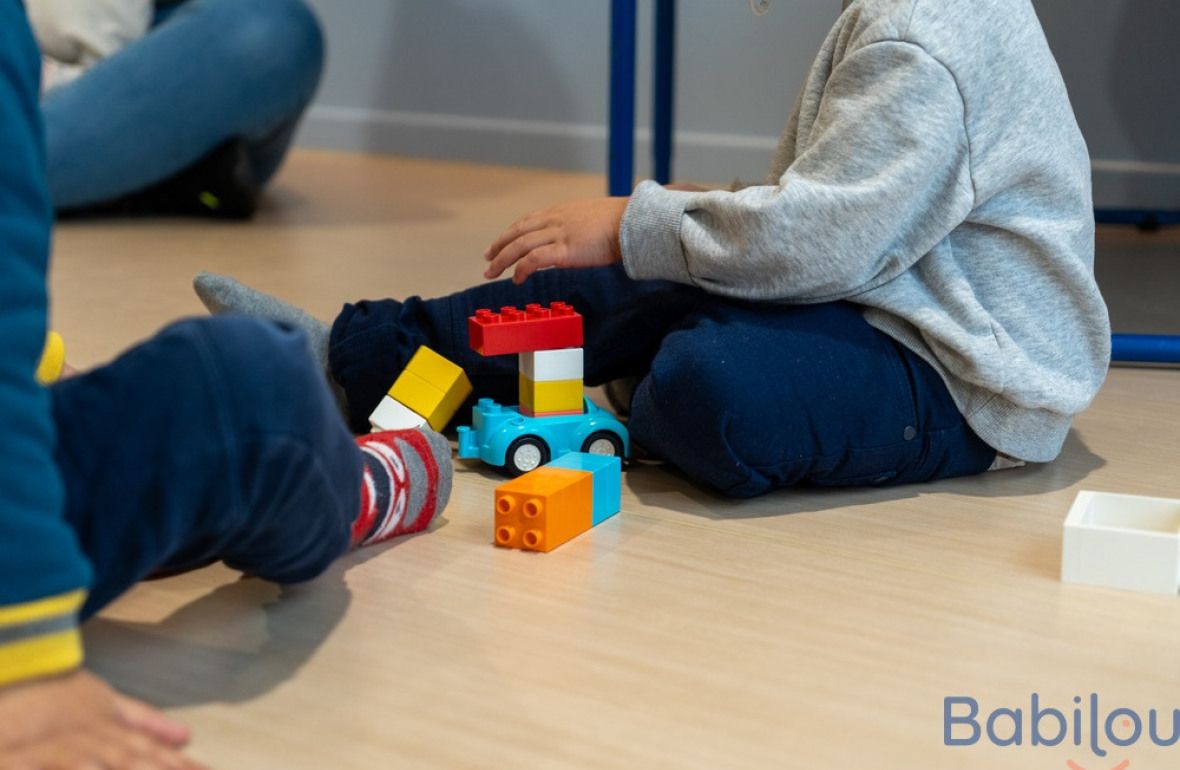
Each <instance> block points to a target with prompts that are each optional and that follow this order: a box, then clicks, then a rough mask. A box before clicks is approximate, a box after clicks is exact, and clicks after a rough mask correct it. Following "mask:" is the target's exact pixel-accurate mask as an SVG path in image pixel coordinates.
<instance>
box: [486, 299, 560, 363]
mask: <svg viewBox="0 0 1180 770" xmlns="http://www.w3.org/2000/svg"><path fill="white" fill-rule="evenodd" d="M467 335H468V341H469V342H470V344H471V349H472V350H474V351H476V352H477V353H479V354H480V355H484V356H498V355H502V354H504V353H523V352H525V351H530V350H553V349H557V348H580V347H582V316H581V315H580V314H578V313H576V312H574V309H573V307H571V306H570V305H568V304H566V303H565V302H554V303H552V304H550V305H549V307H547V308H546V307H543V306H541V305H536V304H533V305H526V306H525V308H524V310H518V309H517V308H514V307H510V306H509V307H502V308H500V312H499V313H494V312H492V311H491V310H486V309H480V310H476V311H475V315H473V316H469V317H468V319H467Z"/></svg>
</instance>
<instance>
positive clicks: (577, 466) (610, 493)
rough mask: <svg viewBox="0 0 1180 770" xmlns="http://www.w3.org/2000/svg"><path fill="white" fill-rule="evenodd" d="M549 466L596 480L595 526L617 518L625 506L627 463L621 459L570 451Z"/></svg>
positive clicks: (592, 515) (591, 512) (592, 512)
mask: <svg viewBox="0 0 1180 770" xmlns="http://www.w3.org/2000/svg"><path fill="white" fill-rule="evenodd" d="M545 467H546V468H567V469H569V470H573V471H586V472H587V473H589V474H590V475H591V476H593V477H594V505H593V506H592V508H591V511H590V523H591V525H592V526H595V527H596V526H598V525H599V524H601V523H602V522H604V521H606V520H607V519H609V518H610V517H611V516H614V515H615V514H616V513H618V512H619V509H620V508H621V507H622V492H623V461H622V459H620V458H619V457H616V456H615V455H595V454H586V453H585V452H567V453H566V454H563V455H562V456H561V457H558V458H557V459H556V460H554V461H553V462H551V463H549V464H548V465H546V466H545Z"/></svg>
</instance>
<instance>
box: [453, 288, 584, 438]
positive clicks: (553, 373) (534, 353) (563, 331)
mask: <svg viewBox="0 0 1180 770" xmlns="http://www.w3.org/2000/svg"><path fill="white" fill-rule="evenodd" d="M467 332H468V336H469V340H470V343H471V347H472V349H473V350H475V351H476V352H477V353H479V354H481V355H485V356H498V355H504V354H509V353H517V354H519V355H518V365H517V370H518V372H519V377H518V381H519V385H520V413H521V414H523V415H525V416H527V417H549V416H552V415H563V414H581V412H582V391H583V381H582V377H583V368H582V367H583V349H582V316H581V315H580V314H578V313H577V312H575V311H574V309H573V307H572V306H570V305H569V304H567V303H565V302H554V303H552V304H551V305H550V306H549V307H547V308H546V307H543V306H541V305H526V306H525V309H524V310H519V309H517V308H515V307H503V308H500V312H498V313H494V312H492V311H491V310H477V311H475V315H473V316H471V317H470V318H468V319H467Z"/></svg>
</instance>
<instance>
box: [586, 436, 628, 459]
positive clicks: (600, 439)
mask: <svg viewBox="0 0 1180 770" xmlns="http://www.w3.org/2000/svg"><path fill="white" fill-rule="evenodd" d="M582 451H583V452H585V453H586V454H592V455H614V456H615V457H622V456H623V440H622V439H621V438H619V437H618V436H616V435H615V434H614V433H611V432H610V431H609V430H600V431H596V432H594V433H591V434H590V435H589V436H587V437H586V440H585V441H583V442H582Z"/></svg>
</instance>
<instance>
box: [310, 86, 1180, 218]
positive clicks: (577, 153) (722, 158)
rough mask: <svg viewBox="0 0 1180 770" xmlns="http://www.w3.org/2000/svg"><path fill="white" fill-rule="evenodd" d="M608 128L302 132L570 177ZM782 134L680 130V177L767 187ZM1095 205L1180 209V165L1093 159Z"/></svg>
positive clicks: (392, 126) (462, 120)
mask: <svg viewBox="0 0 1180 770" xmlns="http://www.w3.org/2000/svg"><path fill="white" fill-rule="evenodd" d="M606 140H607V129H606V126H605V125H598V124H593V123H561V122H557V121H540V120H510V119H504V118H483V117H474V116H467V115H444V114H436V113H425V112H403V111H392V110H372V109H365V108H354V107H332V106H327V105H316V106H313V107H312V108H311V110H310V111H309V112H308V114H307V116H306V118H305V119H304V122H303V125H302V127H301V128H300V133H299V137H298V141H299V143H300V144H303V145H307V146H314V147H330V148H333V149H342V150H354V151H358V152H380V153H392V154H398V155H410V156H414V157H424V158H440V159H446V160H464V161H471V162H475V163H494V164H501V165H510V166H535V167H538V168H553V169H561V170H567V171H588V172H603V171H604V170H605V168H606ZM777 143H778V137H777V136H748V135H743V134H723V133H705V132H696V131H677V132H676V143H675V150H674V154H673V158H672V167H673V177H674V178H676V179H685V180H693V181H700V182H713V183H728V182H731V181H733V180H734V179H735V178H741V179H743V180H746V181H759V180H761V179H763V178H764V177H765V175H766V170H767V169H768V168H769V167H770V162H771V158H772V156H773V154H774V148H775V146H776V145H777ZM650 152H651V131H650V130H648V129H647V128H642V127H641V128H637V129H636V132H635V175H636V178H637V179H642V178H645V177H647V176H649V175H650V173H651V164H650ZM1092 166H1093V169H1094V202H1095V205H1096V206H1098V207H1100V208H1148V209H1161V210H1180V164H1175V163H1152V162H1144V161H1127V160H1111V159H1100V158H1099V159H1095V160H1094V161H1093V164H1092Z"/></svg>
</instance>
